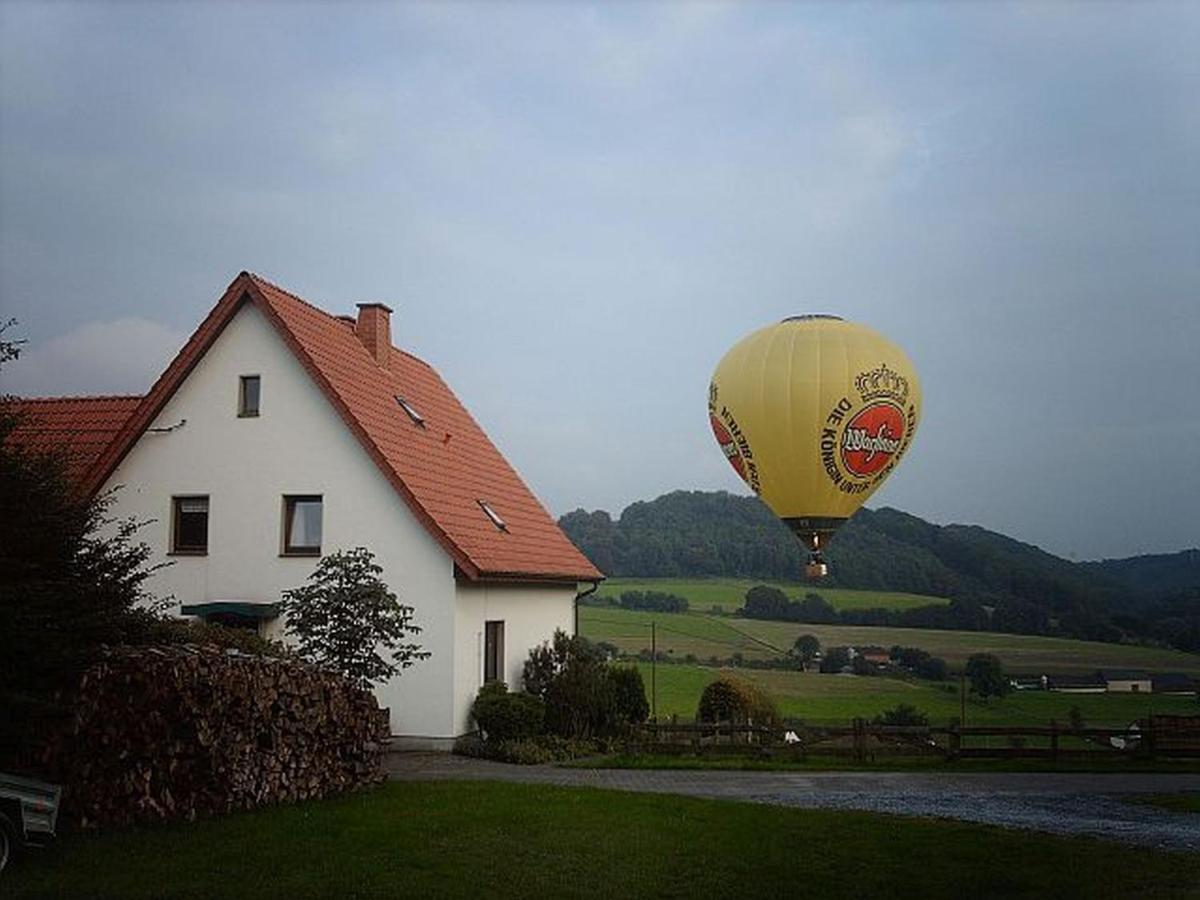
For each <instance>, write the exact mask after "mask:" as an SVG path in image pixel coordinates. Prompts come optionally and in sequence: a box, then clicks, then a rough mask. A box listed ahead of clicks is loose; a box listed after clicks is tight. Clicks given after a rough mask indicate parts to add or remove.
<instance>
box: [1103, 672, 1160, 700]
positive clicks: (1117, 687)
mask: <svg viewBox="0 0 1200 900" xmlns="http://www.w3.org/2000/svg"><path fill="white" fill-rule="evenodd" d="M1100 678H1102V679H1103V680H1104V689H1105V690H1106V691H1108V692H1109V693H1110V694H1149V693H1150V691H1151V689H1152V687H1153V685H1152V683H1151V679H1150V675H1149V674H1148V673H1146V672H1129V671H1120V670H1116V671H1107V672H1101V673H1100Z"/></svg>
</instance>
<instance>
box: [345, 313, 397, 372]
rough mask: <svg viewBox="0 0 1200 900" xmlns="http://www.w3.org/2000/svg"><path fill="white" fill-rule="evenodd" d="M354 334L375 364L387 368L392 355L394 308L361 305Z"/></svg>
mask: <svg viewBox="0 0 1200 900" xmlns="http://www.w3.org/2000/svg"><path fill="white" fill-rule="evenodd" d="M354 333H355V334H357V335H358V339H359V340H360V341H362V342H363V346H365V347H366V348H367V349H368V350H369V351H370V352H371V355H372V356H373V357H375V362H376V363H377V364H378V365H381V366H383V367H384V368H386V367H387V365H388V360H389V359H390V357H391V355H392V308H391V307H390V306H385V305H384V304H382V303H359V304H358V321H357V322H356V323H355V325H354Z"/></svg>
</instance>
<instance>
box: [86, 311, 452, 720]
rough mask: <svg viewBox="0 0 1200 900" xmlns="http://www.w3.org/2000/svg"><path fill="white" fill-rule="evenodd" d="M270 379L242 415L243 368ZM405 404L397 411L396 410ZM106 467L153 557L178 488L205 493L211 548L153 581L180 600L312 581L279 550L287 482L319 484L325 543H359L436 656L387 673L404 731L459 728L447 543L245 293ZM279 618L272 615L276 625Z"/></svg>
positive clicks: (264, 593) (305, 564)
mask: <svg viewBox="0 0 1200 900" xmlns="http://www.w3.org/2000/svg"><path fill="white" fill-rule="evenodd" d="M240 375H259V376H261V378H262V396H261V414H260V416H259V417H257V418H238V416H237V402H238V377H239V376H240ZM397 414H398V415H399V414H401V413H400V412H399V410H397ZM180 419H186V420H187V424H186V425H184V426H183V427H182V428H179V429H177V430H175V431H172V432H170V433H168V434H154V433H149V432H148V433H146V434H144V435H143V436H142V437H141V439H140V440H139V441H138V442H137V444H136V445H135V446H134V448H133V449H132V451H131V452H130V453H129V455H128V456H126V458H125V460H124V461H123V462H122V463H121V465H120V466H119V467H118V469H117V471H116V472H115V473H114V474H113V476H112V478H111V479H110V480H109V483H108V484H109V486H111V485H118V484H120V485H125V487H124V488H123V489H122V490H121V491H120V492H119V493H118V499H117V504H116V507H115V512H116V513H117V514H118V515H120V516H128V515H132V516H136V517H138V518H139V519H155V520H157V521H156V522H155V523H154V524H152V525H151V526H149V527H148V528H146V529H143V531H142V532H141V537H142V539H144V540H145V541H146V542H147V543H149V544H150V545H151V547H152V548H153V550H154V553H155V558H156V559H162V558H164V557H165V554H166V553H167V551H168V550H169V541H170V523H171V497H172V496H173V495H178V494H207V495H208V496H209V526H208V555H207V556H203V557H189V556H179V557H170V558H171V559H173V561H174V564H173V565H171V566H170V567H169V568H167V569H165V570H163V571H161V572H160V573H158V574H157V575H156V576H155V577H154V579H153V582H152V584H151V589H152V590H153V591H154V592H155V593H156V594H158V595H159V596H164V595H168V594H173V595H174V597H175V599H176V601H178V602H179V603H181V604H184V603H203V602H212V601H218V600H248V601H254V602H274V601H276V600H278V599H279V596H280V593H281V592H282V591H283V590H285V589H287V588H291V587H295V586H297V585H300V584H302V583H303V582H304V580H305V579H306V578H307V577H308V575H309V574H310V573H311V572H312V570H313V568H314V567H315V564H316V560H315V559H314V558H312V557H308V558H304V557H282V556H280V549H281V543H282V538H281V528H282V518H283V516H282V503H283V501H282V498H283V495H284V494H321V495H322V496H323V498H324V500H323V506H324V511H323V519H324V521H323V535H322V552H325V553H328V552H331V551H333V550H337V549H348V548H351V547H355V546H365V547H367V548H369V549H370V550H372V551H373V552H374V554H375V556H376V560H377V561H378V562H379V564H380V565H381V566H382V567H383V570H384V571H383V578H384V579H385V581H386V582H387V583H388V585H389V586H390V587H391V588H392V590H394V591H395V592H396V593H397V594H398V595H399V597H400V599H401V601H402V602H404V603H407V604H408V605H410V606H413V607H415V609H416V613H415V618H416V621H417V623H418V624H419V625H420V626H421V627H422V628H423V629H424V631H423V633H422V634H421V635H420V637H419V638H418V640H419V641H420V642H421V643H422V645H423V646H424V647H425V648H426V649H428V650H431V651H432V652H433V656H432V657H431V658H430V659H428V660H425V661H424V662H420V663H417V664H416V665H415V666H413V667H412V668H410V669H408V670H407V671H405V672H404V673H403V675H402V676H401V677H399V678H397V679H393V680H392V681H391V682H390V683H388V684H385V685H382V686H380V688H379V689H378V691H377V695H378V697H379V701H380V704H381V705H383V706H387V707H390V709H391V716H392V731H393V733H396V734H417V735H437V736H452V735H455V734H459V733H461V732H462V731H463V727H460V726H461V725H462V720H461V716H458V715H456V710H457V709H458V708H459V706H461V703H460V699H461V698H457V697H455V695H454V691H455V679H456V677H457V676H456V668H455V653H454V635H455V629H456V619H455V598H456V587H455V582H454V567H453V564H452V561H451V559H450V557H449V555H448V554H447V553H446V552H445V551H444V550H443V549H442V547H441V546H440V545H439V544H438V543H437V542H436V541H435V540H434V539H433V538H432V537H431V536H430V535H429V533H428V532H427V531H426V530H425V529H424V527H422V526H421V524H420V523H419V522H417V520H416V519H415V517H414V516H413V515H412V513H411V512H410V511H409V509H408V507H407V506H406V505H405V503H404V501H403V500H402V499H401V498H400V497H399V496H398V495H397V494H396V492H395V490H394V489H393V488H392V486H391V485H390V484H389V483H388V481H387V480H386V479H385V478H384V476H383V474H382V473H381V472H380V471H379V469H378V468H377V467H376V465H375V463H374V462H372V461H371V459H370V458H369V457H368V456H367V454H366V452H365V451H364V450H363V449H362V447H361V446H360V445H359V443H358V441H357V440H356V439H355V438H354V436H353V435H352V434H351V433H350V431H349V430H348V429H347V428H346V427H345V425H344V424H343V423H342V421H341V419H340V418H339V417H338V415H337V413H336V412H335V411H334V409H333V407H332V406H331V405H330V403H329V401H328V400H327V399H326V398H325V396H324V395H323V394H322V393H321V391H320V390H319V389H318V388H317V386H316V385H315V384H314V383H313V382H312V379H311V378H310V377H309V376H308V374H307V373H306V372H305V371H304V369H303V368H302V367H301V366H300V364H299V362H298V361H297V360H296V359H295V357H294V356H293V355H292V353H291V351H289V350H288V348H287V347H286V346H285V345H284V343H283V341H282V339H281V338H280V337H279V336H278V334H276V332H275V331H274V329H273V328H272V327H271V325H270V324H269V323H268V322H267V321H266V320H265V319H264V318H263V317H262V315H261V313H259V312H258V311H257V310H256V309H255V308H254V307H253V306H250V305H246V306H244V307H243V308H242V309H241V311H240V312H238V314H237V315H236V317H235V318H234V320H233V321H232V322H230V324H229V325H228V326H227V327H226V329H225V331H224V332H223V333H222V335H221V336H220V338H219V339H218V340H217V341H216V342H215V344H214V345H213V346H212V348H211V349H210V350H209V351H208V353H207V354H205V356H204V358H203V359H202V360H201V361H200V363H199V364H198V365H197V366H196V368H195V369H194V370H193V371H192V373H191V374H190V375H189V376H188V378H187V379H186V381H185V382H184V384H183V385H182V386H181V387H180V389H179V390H178V391H177V392H176V394H175V396H174V397H173V398H172V399H171V400H170V402H169V403H168V404H167V405H166V407H165V409H164V410H163V411H162V413H161V414H160V415H159V417H158V419H157V420H156V421H155V422H154V423H153V427H163V426H169V425H173V424H175V423H176V422H178V421H179V420H180ZM276 627H277V626H276Z"/></svg>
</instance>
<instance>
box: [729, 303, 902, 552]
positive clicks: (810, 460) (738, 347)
mask: <svg viewBox="0 0 1200 900" xmlns="http://www.w3.org/2000/svg"><path fill="white" fill-rule="evenodd" d="M708 412H709V422H710V424H711V426H712V430H713V434H714V436H715V437H716V439H717V442H718V443H719V444H720V445H721V449H722V451H723V452H724V454H725V457H726V458H727V459H728V460H729V463H730V464H731V465H732V466H733V468H734V470H735V471H736V472H737V473H738V475H739V476H741V478H742V480H743V481H745V482H746V484H748V485H749V486H750V488H751V489H752V490H753V491H754V492H755V493H756V494H758V495H759V496H760V497H761V498H762V499H763V501H764V502H765V503H766V504H767V505H768V506H769V507H771V509H772V510H773V511H774V512H775V514H776V515H777V516H779V517H780V518H781V519H782V520H783V521H784V522H785V523H786V524H787V525H788V526H789V527H790V528H791V529H792V530H793V531H794V532H795V533H796V536H797V537H798V538H800V540H801V542H802V543H804V545H805V546H807V547H808V548H809V549H810V550H812V551H814V553H815V552H817V551H819V550H820V549H821V548H822V547H824V546H825V544H826V542H827V541H828V539H829V536H830V535H832V534H833V532H834V531H835V530H837V528H838V527H839V526H840V525H841V524H842V523H844V522H845V521H846V520H847V519H848V518H849V517H850V516H851V515H852V514H853V513H854V512H855V510H857V509H858V508H859V507H860V506H862V504H863V503H864V502H865V501H866V499H867V498H868V497H870V496H871V494H872V493H874V492H875V491H876V490H877V489H878V488H879V486H880V485H881V484H883V482H884V480H885V479H886V478H887V477H888V475H890V474H891V472H892V470H893V469H894V468H895V466H896V464H897V463H898V462H899V461H900V459H901V457H903V456H904V454H905V452H906V451H907V450H908V448H909V446H910V445H911V443H912V439H913V435H914V434H915V433H916V430H917V423H918V422H919V421H920V417H921V387H920V383H919V382H918V380H917V374H916V371H915V370H914V369H913V365H912V362H911V361H910V360H909V358H908V357H907V356H906V355H905V354H904V351H903V350H901V349H900V348H899V347H897V346H896V345H895V344H893V343H891V342H890V341H889V340H887V339H886V338H885V337H883V336H882V335H881V334H879V333H878V332H876V331H873V330H872V329H870V328H867V327H865V326H863V325H856V324H854V323H853V322H847V321H844V320H842V319H840V318H838V317H836V316H795V317H793V318H790V319H785V320H784V321H782V322H780V323H778V324H776V325H770V326H768V327H766V328H762V329H760V330H758V331H756V332H754V333H753V334H750V335H748V336H747V337H745V338H743V339H742V340H741V341H739V342H738V343H737V344H735V345H734V346H733V347H732V348H730V350H729V352H728V353H726V354H725V356H724V357H723V358H722V359H721V361H720V362H719V363H718V364H717V368H716V371H715V372H714V373H713V377H712V383H711V384H710V385H709V392H708ZM813 562H814V564H819V563H820V564H821V565H822V568H823V563H821V561H820V560H819V559H814V561H813ZM810 574H816V573H813V572H811V571H810Z"/></svg>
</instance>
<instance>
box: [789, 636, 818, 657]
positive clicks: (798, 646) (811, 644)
mask: <svg viewBox="0 0 1200 900" xmlns="http://www.w3.org/2000/svg"><path fill="white" fill-rule="evenodd" d="M820 652H821V642H820V641H819V640H818V639H817V636H816V635H814V634H802V635H800V637H798V638H796V642H795V643H794V644H793V645H792V655H793V656H796V657H798V658H799V659H800V661H801V662H806V663H808V662H812V661H813V660H814V659H816V656H817V654H818V653H820Z"/></svg>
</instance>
